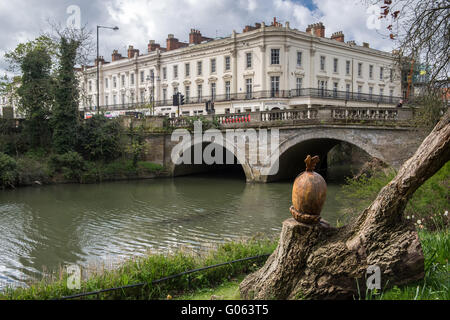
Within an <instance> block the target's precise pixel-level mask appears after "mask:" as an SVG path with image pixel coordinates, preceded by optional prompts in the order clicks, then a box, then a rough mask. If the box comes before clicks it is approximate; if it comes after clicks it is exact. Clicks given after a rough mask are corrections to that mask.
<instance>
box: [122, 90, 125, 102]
mask: <svg viewBox="0 0 450 320" xmlns="http://www.w3.org/2000/svg"><path fill="white" fill-rule="evenodd" d="M122 104H123V105H124V104H125V93H122Z"/></svg>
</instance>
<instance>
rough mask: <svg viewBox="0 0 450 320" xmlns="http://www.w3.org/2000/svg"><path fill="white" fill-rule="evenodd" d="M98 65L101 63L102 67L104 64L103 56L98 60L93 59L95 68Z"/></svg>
mask: <svg viewBox="0 0 450 320" xmlns="http://www.w3.org/2000/svg"><path fill="white" fill-rule="evenodd" d="M99 63H101V64H102V65H104V64H105V59H104V58H103V56H100V57H98V59H97V58H96V59H95V66H98V65H99Z"/></svg>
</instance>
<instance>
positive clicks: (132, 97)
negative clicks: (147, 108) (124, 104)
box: [130, 92, 134, 103]
mask: <svg viewBox="0 0 450 320" xmlns="http://www.w3.org/2000/svg"><path fill="white" fill-rule="evenodd" d="M130 100H131V101H130V102H131V103H134V92H132V93H131V94H130Z"/></svg>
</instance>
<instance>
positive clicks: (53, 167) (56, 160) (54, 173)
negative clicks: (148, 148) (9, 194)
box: [0, 152, 166, 188]
mask: <svg viewBox="0 0 450 320" xmlns="http://www.w3.org/2000/svg"><path fill="white" fill-rule="evenodd" d="M164 175H166V172H165V170H164V167H163V166H161V165H159V164H155V163H152V162H148V161H137V162H136V163H134V162H133V161H132V160H128V159H125V158H119V159H116V160H113V161H110V162H104V161H86V160H84V159H83V158H82V157H81V156H80V155H79V154H78V153H76V152H71V153H67V154H64V155H51V154H50V155H47V154H45V153H44V154H37V153H31V152H30V153H27V154H25V155H22V156H19V157H16V158H13V157H10V156H8V155H6V154H2V153H0V188H2V187H3V188H15V187H20V186H29V185H34V184H55V183H96V182H103V181H114V180H124V179H140V178H151V177H156V176H164Z"/></svg>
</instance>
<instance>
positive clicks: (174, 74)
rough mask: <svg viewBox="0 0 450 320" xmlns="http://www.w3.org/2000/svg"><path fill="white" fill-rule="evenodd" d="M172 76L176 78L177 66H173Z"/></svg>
mask: <svg viewBox="0 0 450 320" xmlns="http://www.w3.org/2000/svg"><path fill="white" fill-rule="evenodd" d="M173 78H174V79H177V78H178V66H173Z"/></svg>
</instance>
